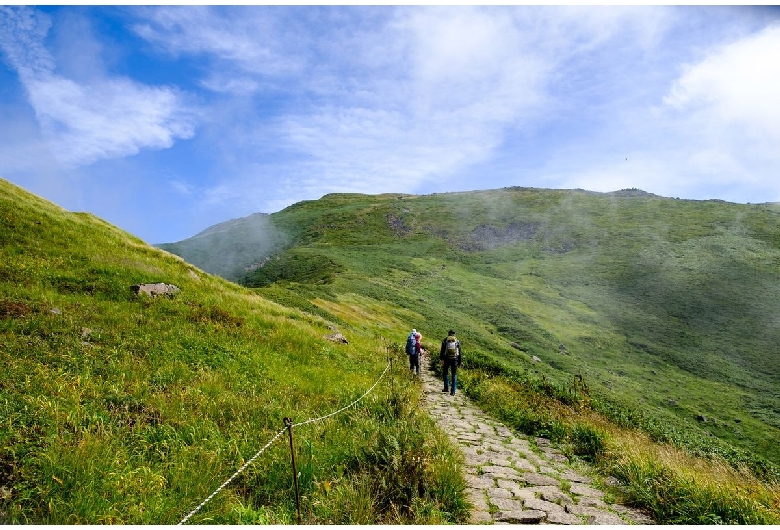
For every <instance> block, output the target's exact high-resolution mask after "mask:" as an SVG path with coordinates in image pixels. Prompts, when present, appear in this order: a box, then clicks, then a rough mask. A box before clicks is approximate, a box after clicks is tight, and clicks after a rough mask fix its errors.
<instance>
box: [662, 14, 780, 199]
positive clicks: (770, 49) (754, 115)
mask: <svg viewBox="0 0 780 530" xmlns="http://www.w3.org/2000/svg"><path fill="white" fill-rule="evenodd" d="M778 57H780V26H778V25H774V26H769V27H766V28H765V29H763V30H761V31H759V32H757V33H755V34H752V35H749V36H747V37H744V38H742V39H740V40H738V41H736V42H733V43H731V44H728V45H725V46H721V47H719V48H718V49H716V50H715V51H713V52H712V53H711V54H710V55H708V56H707V57H706V58H704V59H703V60H701V61H700V62H698V63H696V64H693V65H688V66H687V67H685V69H684V72H683V73H682V75H681V76H680V77H679V78H678V79H677V80H676V81H675V82H674V83H673V84H672V86H671V88H670V90H669V92H668V94H667V95H666V97H664V99H663V102H664V105H665V107H666V109H667V115H668V117H669V119H670V120H671V121H672V122H673V123H675V124H676V131H675V137H676V139H677V144H678V146H677V147H676V148H674V151H677V152H678V153H679V158H680V160H681V163H682V164H683V165H684V168H685V169H686V170H687V172H688V175H686V178H687V179H689V181H691V182H699V183H705V182H706V183H708V184H712V185H713V186H723V187H726V186H728V187H730V188H732V189H736V188H742V189H750V188H769V189H773V190H774V191H772V192H770V193H773V196H772V197H768V198H767V200H776V199H777V197H778V196H779V195H780V182H778V181H777V179H775V178H772V177H770V176H771V175H776V174H777V172H778V171H780V149H778V146H780V98H778V94H780V61H778V60H777V58H778ZM768 178H770V179H771V183H767V179H768ZM689 185H690V184H689ZM744 194H745V192H743V195H744Z"/></svg>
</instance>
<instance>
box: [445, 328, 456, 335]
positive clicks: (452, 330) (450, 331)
mask: <svg viewBox="0 0 780 530" xmlns="http://www.w3.org/2000/svg"><path fill="white" fill-rule="evenodd" d="M447 335H455V330H454V329H451V330H449V331H448V332H447Z"/></svg>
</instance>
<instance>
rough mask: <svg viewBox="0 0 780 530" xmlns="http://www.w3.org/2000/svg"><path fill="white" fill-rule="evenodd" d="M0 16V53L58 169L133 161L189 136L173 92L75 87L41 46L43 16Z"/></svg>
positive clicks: (107, 82)
mask: <svg viewBox="0 0 780 530" xmlns="http://www.w3.org/2000/svg"><path fill="white" fill-rule="evenodd" d="M0 15H1V18H0V20H2V25H0V47H2V50H3V51H4V52H5V55H6V57H7V58H8V62H9V64H10V65H11V66H12V67H13V68H14V69H16V71H17V72H18V74H19V78H20V80H21V82H22V83H23V85H24V86H25V88H26V90H27V95H28V99H29V102H30V104H31V105H32V107H33V108H34V109H35V113H36V116H37V119H38V121H39V123H40V125H41V129H42V132H43V138H44V140H45V141H46V143H47V145H48V147H49V149H50V150H51V152H52V153H53V154H54V156H56V157H57V158H58V159H59V160H60V161H61V162H63V163H65V164H67V165H73V166H75V165H85V164H90V163H92V162H95V161H97V160H101V159H106V158H116V157H122V156H128V155H133V154H136V153H138V152H139V151H140V150H141V149H144V148H152V149H161V148H166V147H170V146H171V145H173V142H174V141H175V140H176V139H177V138H190V137H192V135H193V134H194V126H195V121H196V114H195V112H194V111H193V109H192V108H190V107H189V106H188V105H187V104H186V102H185V99H184V97H183V95H182V94H181V93H180V92H179V91H177V90H175V89H172V88H169V87H150V86H146V85H143V84H140V83H137V82H134V81H132V80H130V79H127V78H124V77H114V78H110V77H105V76H101V77H98V78H96V79H92V80H90V81H88V82H77V81H75V80H73V79H69V78H66V77H63V76H61V75H58V74H57V73H55V71H54V69H55V66H56V65H55V63H54V60H53V59H52V56H51V54H50V53H49V52H48V50H47V49H46V48H45V46H44V39H45V37H46V35H47V32H48V30H49V28H50V26H51V19H50V17H48V16H46V15H44V14H41V13H40V12H37V11H35V10H33V9H30V8H24V7H23V8H19V9H10V8H3V10H2V11H1V12H0ZM73 38H78V36H74V37H73Z"/></svg>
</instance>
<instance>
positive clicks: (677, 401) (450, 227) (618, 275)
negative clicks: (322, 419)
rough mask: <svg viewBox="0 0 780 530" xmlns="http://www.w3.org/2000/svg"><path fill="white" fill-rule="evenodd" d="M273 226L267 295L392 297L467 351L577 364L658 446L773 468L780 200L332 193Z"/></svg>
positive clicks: (560, 367) (252, 281)
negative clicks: (279, 248) (282, 246)
mask: <svg viewBox="0 0 780 530" xmlns="http://www.w3.org/2000/svg"><path fill="white" fill-rule="evenodd" d="M270 220H271V221H272V222H273V224H274V226H275V227H276V228H277V229H279V230H283V231H285V233H286V234H287V236H288V237H289V238H290V239H291V241H293V243H292V244H291V246H290V247H289V248H288V249H287V250H286V251H284V252H283V253H280V254H277V255H275V256H273V258H272V259H271V261H270V262H269V263H268V264H267V265H265V266H264V267H262V268H259V269H257V270H255V271H254V272H252V273H251V274H249V275H247V276H246V277H245V278H244V279H243V281H244V282H245V283H246V284H247V285H252V286H265V287H264V289H265V291H264V292H265V293H266V294H267V296H271V297H277V298H279V299H280V300H281V299H283V298H284V299H285V300H287V302H288V303H291V304H294V303H298V304H300V305H301V307H305V306H306V307H310V306H311V305H317V306H318V307H320V308H321V309H322V310H323V311H324V310H325V309H326V308H327V307H328V303H329V302H328V300H341V301H344V300H346V299H348V298H353V299H360V300H363V301H367V300H376V301H380V302H382V303H384V304H386V305H387V304H389V305H394V306H397V307H399V308H403V309H405V310H406V311H407V312H408V313H407V318H406V324H407V326H415V327H417V328H418V329H421V330H423V333H425V334H426V335H430V337H428V338H430V339H437V340H438V339H440V336H441V335H442V334H443V333H445V332H446V330H447V329H448V328H449V327H454V328H455V329H456V330H458V333H459V335H460V336H461V338H462V340H463V341H464V346H465V348H466V351H467V353H468V354H470V355H469V356H470V357H471V358H472V359H473V360H474V361H475V362H476V361H477V359H479V362H480V363H488V364H492V363H499V364H500V365H501V366H503V367H504V368H506V369H516V370H520V371H521V372H523V371H525V373H529V374H534V375H535V376H536V377H540V376H541V375H544V376H545V377H547V378H550V379H551V380H558V381H565V380H567V378H570V377H571V374H582V375H583V376H584V378H585V380H586V382H587V383H588V384H589V385H590V387H591V389H592V391H593V392H594V394H595V395H596V397H598V399H599V400H600V401H599V403H601V407H602V408H603V409H604V410H605V411H611V414H612V415H613V416H615V417H623V418H624V421H627V422H630V423H636V422H639V423H641V424H642V425H644V427H645V428H646V429H648V430H649V431H650V432H652V433H653V434H654V436H656V437H657V438H658V439H666V440H668V439H672V440H675V441H678V442H680V443H684V444H686V445H688V446H689V447H691V448H693V449H695V450H699V451H704V452H706V451H715V452H720V453H730V452H733V448H735V447H736V448H741V449H742V450H746V451H750V452H753V453H754V454H755V455H759V459H760V458H766V459H769V460H771V461H772V462H774V463H776V464H778V463H780V450H778V444H777V440H779V439H780V396H778V392H777V388H778V387H777V381H779V380H780V357H778V356H777V355H776V352H777V344H778V343H780V341H779V340H778V339H780V321H778V320H777V317H776V315H778V314H780V297H779V296H778V294H780V293H778V290H779V289H780V282H779V281H778V280H780V223H779V221H780V208H778V206H777V205H769V204H764V205H738V204H730V203H724V202H721V201H685V200H675V199H668V198H662V197H657V196H653V195H650V194H646V193H643V192H640V191H638V190H626V191H623V192H616V193H613V194H597V193H590V192H584V191H577V190H572V191H554V190H539V189H526V188H510V189H503V190H492V191H484V192H471V193H451V194H435V195H429V196H404V195H384V196H366V195H357V194H355V195H352V194H337V195H328V196H325V197H323V198H322V199H321V200H319V201H308V202H304V203H300V204H296V205H294V206H292V207H290V208H288V209H286V210H283V211H282V212H279V213H277V214H273V215H272V216H271V217H270ZM274 282H276V283H274ZM281 286H283V287H284V288H282V287H281ZM328 314H331V315H332V312H331V313H328ZM332 316H336V315H332ZM512 343H515V346H514V347H513V346H512ZM469 356H467V358H468V357H469ZM533 356H536V357H538V358H539V359H541V362H539V363H534V362H533V361H532V357H533ZM567 374H568V375H567ZM699 416H704V417H706V421H700V420H698V419H697V417H699ZM737 452H739V451H737ZM735 458H741V457H735Z"/></svg>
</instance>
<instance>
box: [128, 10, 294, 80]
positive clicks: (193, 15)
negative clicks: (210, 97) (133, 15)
mask: <svg viewBox="0 0 780 530" xmlns="http://www.w3.org/2000/svg"><path fill="white" fill-rule="evenodd" d="M276 9H278V8H271V7H266V8H260V9H251V8H246V7H239V8H234V9H228V10H223V9H219V8H215V7H209V6H189V7H181V6H174V7H163V8H153V9H146V10H142V11H141V12H140V14H142V15H143V16H145V21H144V22H141V23H138V24H135V25H134V26H133V29H134V30H135V32H136V33H137V34H138V35H139V36H141V37H143V38H144V39H147V40H148V41H150V42H153V43H155V44H156V45H157V46H159V47H161V48H162V49H164V50H166V51H167V52H168V53H171V54H173V55H179V54H204V55H209V56H212V57H213V58H215V59H217V60H219V61H220V62H222V63H223V66H222V67H223V68H224V67H225V65H229V66H227V70H228V71H232V73H234V74H238V75H239V76H243V77H245V74H246V73H252V74H257V75H275V76H278V75H282V74H284V73H285V72H290V71H298V70H300V69H301V68H302V64H301V63H300V61H298V60H297V59H296V58H295V56H294V55H291V54H290V53H289V51H290V50H286V51H283V50H282V46H283V45H284V44H289V40H288V38H289V37H287V34H286V33H285V28H284V27H282V28H279V27H277V21H275V19H274V18H273V17H271V16H268V14H270V12H272V11H275V10H276ZM281 24H284V22H283V21H282V22H281ZM245 83H246V81H242V83H241V84H240V88H242V89H243V88H245V87H244V86H243V85H244V84H245ZM207 85H208V86H209V88H213V87H214V82H213V81H212V82H210V83H207Z"/></svg>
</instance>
